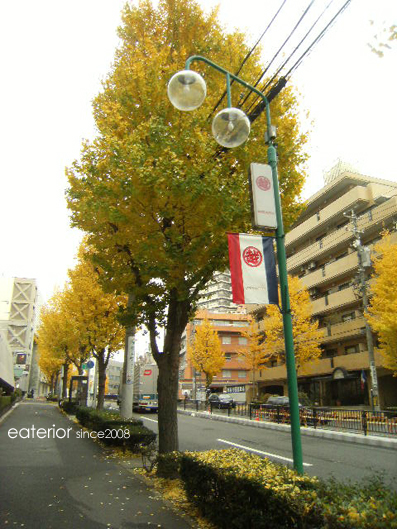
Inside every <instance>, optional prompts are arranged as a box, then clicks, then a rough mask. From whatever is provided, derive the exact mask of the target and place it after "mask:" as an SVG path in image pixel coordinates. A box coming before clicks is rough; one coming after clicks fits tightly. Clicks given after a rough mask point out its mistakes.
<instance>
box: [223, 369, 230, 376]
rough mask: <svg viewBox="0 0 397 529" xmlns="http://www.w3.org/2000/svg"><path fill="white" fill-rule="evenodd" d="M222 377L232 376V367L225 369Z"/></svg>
mask: <svg viewBox="0 0 397 529" xmlns="http://www.w3.org/2000/svg"><path fill="white" fill-rule="evenodd" d="M222 377H223V378H232V372H231V371H230V369H224V370H223V371H222Z"/></svg>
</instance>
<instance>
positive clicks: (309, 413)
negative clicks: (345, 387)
mask: <svg viewBox="0 0 397 529" xmlns="http://www.w3.org/2000/svg"><path fill="white" fill-rule="evenodd" d="M179 406H180V407H183V409H185V410H195V411H206V412H208V413H214V412H216V413H222V414H227V415H228V416H239V417H245V418H249V419H251V420H255V421H264V422H275V423H277V424H289V423H290V413H289V408H288V407H285V406H272V405H268V404H239V403H235V404H233V406H230V405H229V406H226V405H222V407H221V408H219V407H218V404H217V403H206V402H204V401H199V400H191V399H184V400H183V401H182V402H180V403H179ZM299 415H300V423H301V426H305V427H308V428H315V429H319V428H321V429H327V430H336V431H348V432H354V433H361V434H363V435H371V434H372V435H385V436H394V435H396V436H397V411H369V410H346V409H343V410H341V409H337V408H318V407H313V408H311V407H305V406H302V407H301V408H300V410H299Z"/></svg>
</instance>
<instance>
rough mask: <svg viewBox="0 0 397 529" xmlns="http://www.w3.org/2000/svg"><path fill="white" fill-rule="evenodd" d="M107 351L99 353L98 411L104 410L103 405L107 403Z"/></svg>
mask: <svg viewBox="0 0 397 529" xmlns="http://www.w3.org/2000/svg"><path fill="white" fill-rule="evenodd" d="M104 355H105V350H104V349H103V350H102V351H99V353H98V356H97V360H98V400H97V406H96V409H97V410H103V405H104V402H105V385H106V362H105V358H104Z"/></svg>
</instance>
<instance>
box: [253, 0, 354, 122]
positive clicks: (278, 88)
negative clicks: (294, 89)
mask: <svg viewBox="0 0 397 529" xmlns="http://www.w3.org/2000/svg"><path fill="white" fill-rule="evenodd" d="M350 2H351V0H347V1H346V2H345V3H344V4H343V6H342V7H341V8H340V9H339V11H338V12H337V13H336V14H335V15H334V17H333V18H332V19H331V20H330V22H329V23H328V24H327V25H326V26H325V28H324V29H323V30H322V31H321V32H320V33H319V35H318V36H317V37H316V38H315V39H314V41H313V42H312V43H311V44H310V45H309V46H308V47H307V48H306V50H305V51H304V53H302V55H301V56H300V57H299V59H298V60H297V61H296V62H295V63H294V64H293V66H291V68H290V69H289V70H288V72H287V73H286V74H285V75H284V76H283V77H280V79H279V81H278V82H277V83H276V85H274V86H273V87H272V88H271V90H270V91H269V94H270V93H272V99H274V98H275V97H276V95H278V93H279V92H280V91H281V90H282V88H284V86H285V85H286V84H287V82H288V80H289V76H290V75H291V74H292V73H293V72H294V71H295V70H296V69H297V68H298V67H299V66H300V65H301V64H302V62H303V60H304V58H305V57H307V56H308V55H309V54H310V52H311V51H313V48H314V47H315V45H316V44H318V42H319V41H320V40H321V39H322V38H323V37H324V35H325V34H326V32H327V31H328V30H329V28H330V27H331V26H332V25H333V24H334V23H335V21H336V19H337V18H338V17H339V16H340V15H341V14H342V13H343V11H344V10H345V9H346V8H347V7H348V5H349V4H350ZM266 97H267V96H266ZM257 99H258V98H257ZM269 103H270V101H269ZM265 106H266V105H265V103H264V101H260V102H259V103H258V104H257V105H256V106H255V108H254V109H253V110H252V112H251V113H247V115H248V118H249V120H250V122H251V123H253V121H255V119H257V118H258V117H259V116H260V114H261V113H262V112H263V110H264V109H265ZM250 108H252V105H251V106H250Z"/></svg>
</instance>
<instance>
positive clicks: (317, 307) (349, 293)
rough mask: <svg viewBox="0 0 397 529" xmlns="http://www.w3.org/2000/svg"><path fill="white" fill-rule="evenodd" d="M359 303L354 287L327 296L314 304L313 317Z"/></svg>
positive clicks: (316, 300)
mask: <svg viewBox="0 0 397 529" xmlns="http://www.w3.org/2000/svg"><path fill="white" fill-rule="evenodd" d="M356 301H357V298H356V296H355V293H354V290H353V288H352V287H349V288H345V289H343V290H339V291H338V292H334V293H333V294H326V295H325V296H323V297H322V298H319V299H315V300H314V301H313V302H312V308H313V316H315V315H317V314H321V313H325V312H330V311H333V310H334V309H336V308H340V307H343V306H345V305H351V304H353V303H355V302H356Z"/></svg>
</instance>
